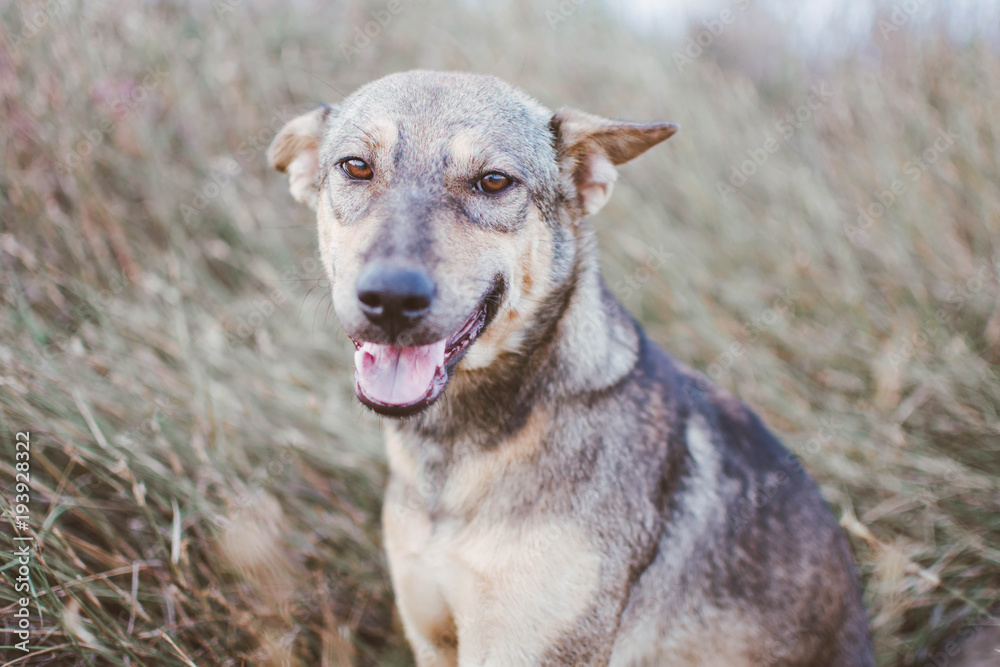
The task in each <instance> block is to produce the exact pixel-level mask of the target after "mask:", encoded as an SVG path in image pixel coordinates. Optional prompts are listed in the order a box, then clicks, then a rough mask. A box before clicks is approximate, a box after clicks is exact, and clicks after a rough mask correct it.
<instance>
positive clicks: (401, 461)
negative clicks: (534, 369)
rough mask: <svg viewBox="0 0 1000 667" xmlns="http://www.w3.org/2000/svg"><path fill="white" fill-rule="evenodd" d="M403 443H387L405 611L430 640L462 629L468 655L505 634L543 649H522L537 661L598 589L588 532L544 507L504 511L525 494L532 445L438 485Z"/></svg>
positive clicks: (390, 549)
mask: <svg viewBox="0 0 1000 667" xmlns="http://www.w3.org/2000/svg"><path fill="white" fill-rule="evenodd" d="M401 444H402V443H401V442H399V441H396V442H393V438H392V437H390V438H389V454H390V465H391V468H392V479H391V481H390V486H389V490H388V492H387V496H386V503H385V509H384V515H383V525H384V532H385V546H386V550H387V554H388V557H389V562H390V566H391V570H392V576H393V584H394V587H395V589H396V596H397V601H398V603H399V606H400V611H401V613H403V614H404V615H407V616H409V617H410V618H411V620H412V623H413V625H415V626H416V627H419V628H420V632H421V634H423V636H424V637H426V638H427V639H428V640H430V641H431V642H437V643H442V642H447V641H448V640H449V637H450V634H451V633H454V632H456V631H457V633H458V635H459V636H460V637H461V641H462V650H463V653H466V654H474V653H475V652H476V651H477V646H481V647H482V650H484V651H485V650H486V647H487V646H489V645H491V644H494V643H495V639H496V638H495V637H494V638H491V637H490V635H491V633H496V632H500V631H502V632H504V633H511V634H512V635H519V636H520V637H521V638H520V639H519V640H518V641H520V642H524V641H527V642H529V643H537V646H534V647H529V646H524V647H523V648H524V650H526V651H528V653H529V654H530V653H532V652H533V651H538V652H542V651H544V649H545V646H546V645H548V644H549V643H550V642H552V641H554V640H555V638H556V637H558V636H559V635H561V634H562V633H565V632H568V631H569V630H570V629H571V628H572V626H573V624H574V622H575V621H576V619H578V618H579V617H581V616H582V615H583V614H584V613H585V612H586V610H587V609H588V608H589V606H590V605H591V604H592V603H593V600H594V596H595V595H596V594H597V591H598V590H599V576H600V562H601V558H600V556H599V552H598V549H597V548H596V547H595V545H594V544H593V542H592V540H591V539H590V538H589V536H588V534H587V532H586V530H585V529H584V528H583V526H581V525H579V524H578V523H576V522H575V521H573V520H572V519H571V518H570V517H562V516H558V515H555V514H553V513H552V512H550V511H548V509H547V508H546V507H545V504H544V501H542V502H539V504H538V506H537V508H536V509H533V510H532V511H529V512H518V513H505V512H504V511H503V510H502V508H503V507H508V506H510V504H511V500H512V499H513V497H514V496H516V495H517V494H519V493H521V492H522V491H521V489H519V487H518V484H520V483H521V482H523V478H524V475H522V474H519V472H518V468H519V467H520V466H522V465H527V464H528V461H527V460H526V459H524V458H523V457H524V456H527V454H528V451H527V450H528V448H527V447H526V446H525V447H524V448H522V449H521V450H520V451H516V450H514V451H511V450H508V451H506V452H503V453H499V452H495V453H493V454H492V455H490V456H485V457H478V458H472V459H469V460H468V461H465V462H462V463H460V464H458V465H456V466H455V467H454V469H453V470H452V471H450V473H449V475H448V476H447V477H446V478H445V479H444V480H443V483H440V484H435V483H432V482H430V481H429V480H428V479H426V478H425V477H424V476H423V475H421V474H420V473H421V471H420V469H419V467H418V466H416V465H415V462H413V461H412V459H409V457H406V456H405V450H403V449H401V448H400V445H401ZM431 509H433V512H432V511H430V510H431Z"/></svg>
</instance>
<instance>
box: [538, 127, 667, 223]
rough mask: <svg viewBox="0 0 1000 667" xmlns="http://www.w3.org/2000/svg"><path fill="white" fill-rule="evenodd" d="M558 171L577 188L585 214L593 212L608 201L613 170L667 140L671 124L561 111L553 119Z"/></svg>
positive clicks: (615, 175)
mask: <svg viewBox="0 0 1000 667" xmlns="http://www.w3.org/2000/svg"><path fill="white" fill-rule="evenodd" d="M551 127H552V131H553V133H554V134H555V137H556V157H557V159H558V160H559V169H560V170H561V171H563V172H564V173H569V174H570V175H571V176H572V178H573V183H574V184H575V185H576V193H577V198H578V200H579V203H580V206H581V208H582V209H583V212H584V215H590V214H591V213H596V212H597V211H599V210H600V209H601V207H602V206H604V204H605V203H606V202H607V201H608V198H609V197H610V196H611V189H612V187H613V186H614V184H615V178H616V177H617V172H616V171H615V167H616V166H618V165H620V164H625V163H626V162H628V161H629V160H631V159H632V158H635V157H638V156H639V155H642V154H643V153H645V152H646V151H647V150H648V149H650V148H652V147H653V146H655V145H656V144H658V143H660V142H661V141H664V140H666V139H669V138H670V137H671V136H673V134H674V133H675V132H677V129H678V128H677V126H676V125H674V124H673V123H628V122H624V121H618V120H609V119H607V118H601V117H600V116H594V115H593V114H589V113H585V112H583V111H577V110H576V109H568V108H562V109H559V110H558V111H556V113H555V115H554V116H553V117H552V123H551Z"/></svg>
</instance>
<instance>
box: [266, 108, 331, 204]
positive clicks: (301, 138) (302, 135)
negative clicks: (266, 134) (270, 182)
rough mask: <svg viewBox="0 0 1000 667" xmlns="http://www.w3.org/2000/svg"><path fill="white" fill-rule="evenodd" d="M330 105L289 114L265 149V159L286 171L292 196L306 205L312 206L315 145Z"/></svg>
mask: <svg viewBox="0 0 1000 667" xmlns="http://www.w3.org/2000/svg"><path fill="white" fill-rule="evenodd" d="M332 112H333V107H330V106H327V105H325V104H324V105H322V106H320V107H317V108H315V109H313V110H312V111H310V112H308V113H305V114H302V115H301V116H298V117H297V118H293V119H292V120H290V121H288V123H287V124H286V125H285V126H284V127H283V128H281V131H280V132H278V135H277V136H276V137H275V138H274V141H272V142H271V146H270V148H268V149H267V163H268V164H269V165H271V167H272V168H273V169H277V170H278V171H284V172H287V173H288V189H289V190H290V191H291V193H292V196H293V197H295V198H296V199H298V200H299V201H300V202H302V203H303V204H305V205H307V206H308V207H309V208H311V209H314V210H315V208H316V199H317V196H318V195H319V186H318V184H317V182H316V177H317V175H318V174H319V149H320V147H321V146H322V144H323V135H324V134H325V133H326V126H327V121H328V120H329V118H330V114H331V113H332Z"/></svg>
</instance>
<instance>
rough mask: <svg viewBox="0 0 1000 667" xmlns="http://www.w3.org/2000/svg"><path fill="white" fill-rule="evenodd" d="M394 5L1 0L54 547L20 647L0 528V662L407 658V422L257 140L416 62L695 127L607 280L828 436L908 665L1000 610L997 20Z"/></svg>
mask: <svg viewBox="0 0 1000 667" xmlns="http://www.w3.org/2000/svg"><path fill="white" fill-rule="evenodd" d="M387 6H388V4H387V3H385V2H373V3H370V4H367V5H366V4H352V5H349V6H348V5H344V4H341V3H320V2H316V3H309V2H301V3H294V4H293V5H292V6H291V7H290V6H287V5H284V4H282V3H279V2H277V1H276V0H275V1H271V0H267V1H261V2H249V1H244V0H215V2H212V3H208V2H205V3H200V2H191V3H184V2H177V1H175V0H167V1H163V2H149V3H128V2H125V1H124V0H108V1H106V2H100V3H97V2H91V3H84V4H82V5H80V4H77V3H76V2H74V1H73V0H64V1H57V0H52V1H51V2H48V3H36V4H27V5H16V4H12V3H9V2H8V3H0V7H2V8H3V9H2V14H3V20H2V23H0V123H2V127H3V132H2V133H0V144H2V155H3V164H2V167H0V308H2V311H0V312H2V314H0V447H2V452H3V453H2V455H0V489H3V491H4V493H3V495H4V499H3V501H2V503H0V507H2V508H3V509H4V511H5V512H6V513H8V514H9V513H10V512H11V508H12V498H13V493H14V491H13V488H14V474H15V469H14V466H15V462H14V442H15V433H16V432H20V431H30V434H31V443H32V449H31V486H32V498H31V502H30V522H29V523H30V531H29V533H27V535H30V536H32V537H33V538H34V540H35V542H36V544H38V545H39V546H41V547H42V548H41V549H40V551H39V552H38V553H37V554H36V555H35V557H34V558H33V560H32V562H31V566H30V567H31V578H32V582H33V595H34V596H37V597H34V598H33V599H32V602H31V609H32V631H33V635H32V639H31V645H32V647H33V648H32V653H31V655H30V656H27V657H26V656H25V655H24V654H23V653H22V652H21V651H19V650H17V649H15V648H13V645H14V643H15V642H16V641H17V640H16V635H15V634H14V633H13V629H14V626H15V622H14V619H13V616H12V614H13V611H14V609H15V605H16V599H17V597H18V595H17V594H15V593H14V591H13V589H12V588H11V587H10V586H9V585H8V584H12V583H13V581H14V572H15V571H16V561H12V560H8V559H9V558H10V555H9V552H10V551H11V550H12V549H13V547H14V542H13V541H12V537H13V534H12V532H11V529H10V528H9V526H8V525H7V520H6V519H7V517H6V516H5V519H4V522H3V524H4V529H3V532H2V538H0V541H2V550H3V552H4V554H3V556H0V569H2V574H0V576H2V577H3V578H4V580H5V585H4V586H2V587H0V631H2V633H3V634H2V635H0V647H2V648H0V658H2V659H0V665H15V664H17V665H29V664H30V665H43V664H52V665H116V666H117V665H157V666H161V665H162V666H174V665H177V666H181V665H192V664H194V665H323V666H338V667H339V666H341V665H351V664H356V665H406V664H412V660H411V658H410V656H409V651H408V649H407V648H406V646H405V642H404V640H403V638H402V634H401V631H400V629H399V625H398V621H397V620H396V619H395V618H394V615H393V611H392V593H391V590H390V588H389V584H388V579H387V574H386V569H385V562H384V559H383V557H382V554H381V545H380V533H379V528H378V513H379V507H380V502H381V500H380V496H381V490H382V485H383V481H384V478H385V473H386V471H385V461H384V456H383V453H382V445H381V439H380V434H379V423H378V421H377V420H376V419H374V418H372V417H370V416H368V415H366V414H364V413H363V411H362V409H361V407H360V406H359V405H358V404H357V402H356V401H355V400H354V398H353V393H352V386H351V381H350V377H351V361H350V350H349V345H348V344H347V342H346V339H345V338H344V336H343V335H342V334H341V333H340V332H339V330H338V328H337V325H336V322H335V321H334V318H333V317H332V316H331V315H330V313H329V298H328V297H326V295H325V289H326V286H325V281H324V279H323V276H322V274H321V271H320V267H319V264H318V263H317V261H316V250H317V249H316V241H315V234H314V230H313V220H312V218H311V215H310V212H309V211H307V210H306V209H304V208H302V207H299V206H298V205H296V204H295V203H294V202H293V201H292V199H291V198H290V196H289V195H288V192H287V188H286V180H285V178H284V177H283V176H281V175H279V174H276V173H273V172H269V171H268V170H267V168H266V164H265V161H264V158H263V152H264V150H265V149H266V147H267V145H268V143H269V142H270V139H271V138H272V137H273V136H274V132H275V130H276V129H277V128H279V127H280V125H281V124H282V123H283V122H284V121H285V120H287V119H288V118H290V117H291V116H293V115H294V114H296V113H298V112H301V111H304V110H306V109H308V108H310V107H311V106H312V105H313V104H315V103H316V102H317V101H320V100H322V101H328V102H336V101H338V100H340V99H341V98H342V95H344V94H349V93H350V91H352V90H353V89H354V88H356V87H357V86H358V85H360V84H362V83H364V82H366V81H368V80H371V79H373V78H376V77H378V76H381V75H383V74H387V73H390V72H393V71H398V70H404V69H412V68H415V67H423V68H431V69H461V70H472V71H480V72H488V73H493V74H496V75H498V76H500V77H501V78H504V79H506V80H507V81H510V82H511V83H513V84H515V85H517V86H519V87H522V88H524V89H525V90H527V91H528V92H529V93H531V94H533V95H534V96H536V97H537V98H539V99H540V100H541V101H542V102H543V103H544V104H546V105H548V106H549V107H551V108H556V107H558V106H562V105H569V106H575V107H578V108H582V109H585V110H587V111H590V112H593V113H598V114H602V115H606V116H611V117H623V118H629V119H636V120H655V119H663V120H670V121H675V122H677V123H679V124H680V125H681V131H680V133H679V134H678V135H677V136H676V137H674V138H673V139H671V140H670V141H669V142H668V143H667V144H665V145H664V146H662V147H658V148H656V149H655V150H653V151H651V152H650V153H649V154H648V155H645V156H643V157H642V158H640V159H639V160H637V161H636V162H635V163H633V164H630V165H628V166H626V167H624V168H623V169H622V173H621V177H620V179H619V183H618V186H617V188H616V192H615V196H614V197H612V200H611V203H610V204H609V205H608V207H607V208H605V209H604V210H603V211H602V212H601V213H600V214H599V215H598V216H597V217H596V218H595V219H594V220H593V221H592V222H593V226H594V228H595V230H596V233H597V235H598V237H599V240H600V245H601V247H602V252H603V258H602V261H603V264H604V267H605V271H606V275H607V277H608V281H609V283H610V284H611V285H612V286H613V287H614V289H615V290H616V291H617V292H618V294H619V296H620V298H622V300H623V301H624V302H625V303H626V305H628V307H629V308H630V309H631V310H632V312H634V313H635V314H637V315H638V316H639V317H640V318H641V319H642V320H643V322H644V323H645V324H646V325H647V327H648V330H649V332H650V334H651V335H652V337H653V338H654V339H656V340H658V341H659V342H660V343H662V344H663V345H664V346H666V347H667V349H668V350H670V351H671V352H672V353H673V354H674V355H675V356H677V357H678V358H679V359H681V360H683V361H685V362H687V363H689V364H691V365H693V366H695V367H696V368H699V369H701V370H703V371H706V372H708V373H709V374H710V375H711V376H712V377H713V378H715V379H716V381H717V382H719V383H720V384H722V385H723V386H725V387H726V388H729V389H731V390H732V391H734V392H735V393H736V394H737V395H739V396H740V397H741V398H743V399H744V400H745V401H747V402H748V403H750V404H751V405H752V406H754V407H755V408H756V409H757V410H758V411H759V412H760V413H761V414H762V416H763V417H764V418H765V419H766V420H767V421H768V423H769V424H771V425H772V426H773V428H774V429H775V430H776V431H778V432H779V433H780V434H781V436H782V437H783V439H784V441H785V442H786V443H787V445H788V446H789V447H790V448H792V449H793V450H794V451H796V452H797V453H799V454H800V455H801V456H802V458H803V460H804V462H805V464H806V466H807V468H808V469H809V470H810V471H811V472H812V473H813V475H814V476H815V477H816V478H817V480H818V481H819V483H820V485H821V486H822V489H823V492H824V495H825V497H826V498H827V499H828V501H829V502H830V503H831V505H832V507H833V509H834V512H835V513H836V515H837V516H838V517H841V521H842V523H843V524H844V525H845V527H846V528H847V530H848V533H849V535H850V537H851V541H852V546H853V548H854V550H855V554H856V557H857V560H858V562H859V565H860V567H861V570H862V573H863V577H864V585H865V600H866V603H867V604H868V607H869V610H870V618H871V625H872V628H873V633H874V637H875V640H876V645H877V653H878V657H879V664H880V665H900V666H902V665H917V664H922V663H923V662H924V661H925V660H927V659H928V658H929V657H930V656H932V655H933V654H934V652H935V651H936V650H938V647H940V646H941V645H942V642H944V641H946V640H947V638H948V637H950V636H952V635H953V634H954V633H955V632H957V631H959V630H961V629H963V628H966V627H968V625H969V623H971V622H972V621H973V620H974V619H976V618H977V617H980V616H981V615H982V614H983V613H985V612H988V611H989V610H991V609H994V610H995V609H996V605H997V603H998V602H1000V417H998V411H1000V377H998V375H997V371H998V367H997V365H998V363H1000V314H998V313H1000V282H998V277H1000V254H998V252H1000V247H998V244H1000V185H998V184H1000V55H998V52H997V49H996V43H995V42H994V43H993V45H992V46H990V45H988V44H985V43H983V41H982V40H977V39H973V40H969V41H964V42H953V41H949V40H948V39H946V38H945V36H944V35H943V34H942V33H940V32H937V31H935V30H926V29H925V30H921V31H916V30H915V29H913V30H911V27H912V26H909V25H903V26H902V27H901V29H900V30H896V31H892V32H890V33H888V34H886V35H883V34H882V33H881V31H879V30H878V29H877V28H876V26H875V25H873V26H872V34H873V40H874V41H873V43H874V45H875V46H877V47H878V48H877V49H873V48H865V49H858V50H857V53H853V52H849V53H847V55H845V56H843V57H838V58H837V59H832V58H831V59H813V60H810V59H807V58H805V57H804V56H803V55H801V54H800V53H798V52H796V51H795V50H793V49H792V48H791V47H790V46H789V43H790V40H791V37H792V35H791V34H790V32H789V28H787V27H785V26H782V25H781V24H780V23H779V22H777V21H775V20H773V19H769V18H768V15H767V14H766V13H764V12H763V11H761V10H758V9H755V8H753V7H751V8H749V9H747V10H746V11H742V10H739V11H734V20H733V21H732V22H730V23H726V24H725V27H724V29H723V30H722V32H721V34H719V35H717V36H716V35H713V36H712V39H711V40H710V43H709V44H707V45H705V46H704V47H703V48H701V49H700V53H699V54H698V55H696V56H695V57H690V58H689V59H688V60H685V58H688V57H689V56H690V54H692V53H694V52H695V51H697V50H698V49H692V50H690V51H685V50H684V49H685V46H684V44H685V42H684V41H683V40H677V39H674V38H669V39H668V38H666V37H657V36H656V35H655V34H653V32H652V31H651V32H649V33H648V34H637V33H636V32H635V31H634V30H633V29H632V28H630V27H629V26H628V25H627V24H625V23H623V22H622V21H620V20H619V19H618V18H617V17H616V16H614V15H613V14H612V13H611V12H610V11H609V10H607V9H604V8H603V7H602V6H601V5H599V4H597V3H582V4H573V3H563V6H562V10H559V9H558V7H559V5H558V3H556V2H552V3H551V6H549V5H548V3H529V2H527V0H523V1H516V0H511V1H509V2H501V3H493V9H494V11H493V12H491V13H487V12H483V11H480V10H478V9H475V8H474V6H473V5H472V4H471V3H460V2H459V3H455V4H448V5H444V4H434V3H430V2H405V1H404V2H402V3H401V4H400V5H398V6H397V7H398V9H399V11H398V12H395V13H389V14H382V15H381V16H382V17H383V19H384V18H385V16H388V17H389V18H388V21H383V23H384V25H381V24H378V25H377V30H375V29H370V32H374V33H375V34H374V36H371V37H369V40H368V42H367V43H365V41H364V40H363V39H360V38H359V33H360V32H361V31H363V30H364V29H365V26H366V23H367V24H368V25H369V26H370V25H371V24H370V23H368V22H370V21H372V20H373V15H372V14H370V13H369V12H372V11H374V12H376V13H378V12H381V11H383V10H385V8H386V7H387ZM394 6H395V5H394ZM386 11H388V10H386ZM553 11H555V12H560V11H561V13H559V14H558V15H555V14H547V12H553ZM889 11H890V9H889V7H887V8H886V9H885V10H884V14H883V15H882V16H883V18H884V17H885V16H888V13H889ZM918 11H927V12H930V11H934V10H933V8H932V7H931V6H930V4H928V5H926V6H922V8H921V9H919V10H918ZM39 12H41V13H39ZM554 16H557V17H556V18H553V17H554ZM355 28H358V30H357V31H356V30H355ZM702 30H703V28H702V27H701V26H699V25H695V26H692V28H691V29H690V37H692V38H696V37H697V36H698V34H699V33H700V32H702ZM702 41H708V40H707V38H702ZM359 44H360V45H361V46H360V47H359V46H358V45H359ZM677 54H680V55H681V56H682V57H681V58H678V57H677ZM685 54H687V55H685ZM873 54H875V55H873ZM810 103H812V106H810ZM941 137H944V138H942V139H940V141H939V143H938V147H939V148H938V147H935V141H938V140H939V138H941ZM931 151H933V153H932V152H931ZM915 160H919V161H920V162H919V163H918V162H916V161H915ZM734 169H735V170H736V171H735V172H734ZM748 174H749V175H748ZM741 176H742V177H743V178H742V179H741V178H740V177H741ZM894 182H896V183H898V186H899V187H897V188H896V191H895V192H894V191H893V184H894ZM876 204H877V205H876ZM859 207H860V208H861V209H863V210H865V211H867V216H868V217H867V218H865V217H862V218H861V221H860V222H859V210H858V209H859ZM664 257H666V258H668V259H667V260H666V261H664V260H663V258H664ZM956 660H957V658H956ZM998 660H1000V659H998ZM951 664H957V662H956V663H951Z"/></svg>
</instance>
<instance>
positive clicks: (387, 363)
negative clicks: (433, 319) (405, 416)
mask: <svg viewBox="0 0 1000 667" xmlns="http://www.w3.org/2000/svg"><path fill="white" fill-rule="evenodd" d="M445 343H447V339H442V340H439V341H438V342H436V343H431V344H430V345H421V346H420V347H396V346H393V345H376V344H375V343H362V344H361V347H360V348H358V350H357V351H356V352H355V353H354V367H355V368H356V369H357V371H358V383H359V384H360V385H361V389H362V391H364V392H365V395H366V396H367V397H368V398H370V399H372V400H374V401H378V402H379V403H384V404H386V405H408V404H410V403H415V402H417V401H419V400H420V399H422V398H423V397H424V396H426V395H427V394H428V393H430V391H431V387H432V385H433V382H434V376H435V375H436V374H437V369H438V368H441V367H443V366H444V348H445Z"/></svg>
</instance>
